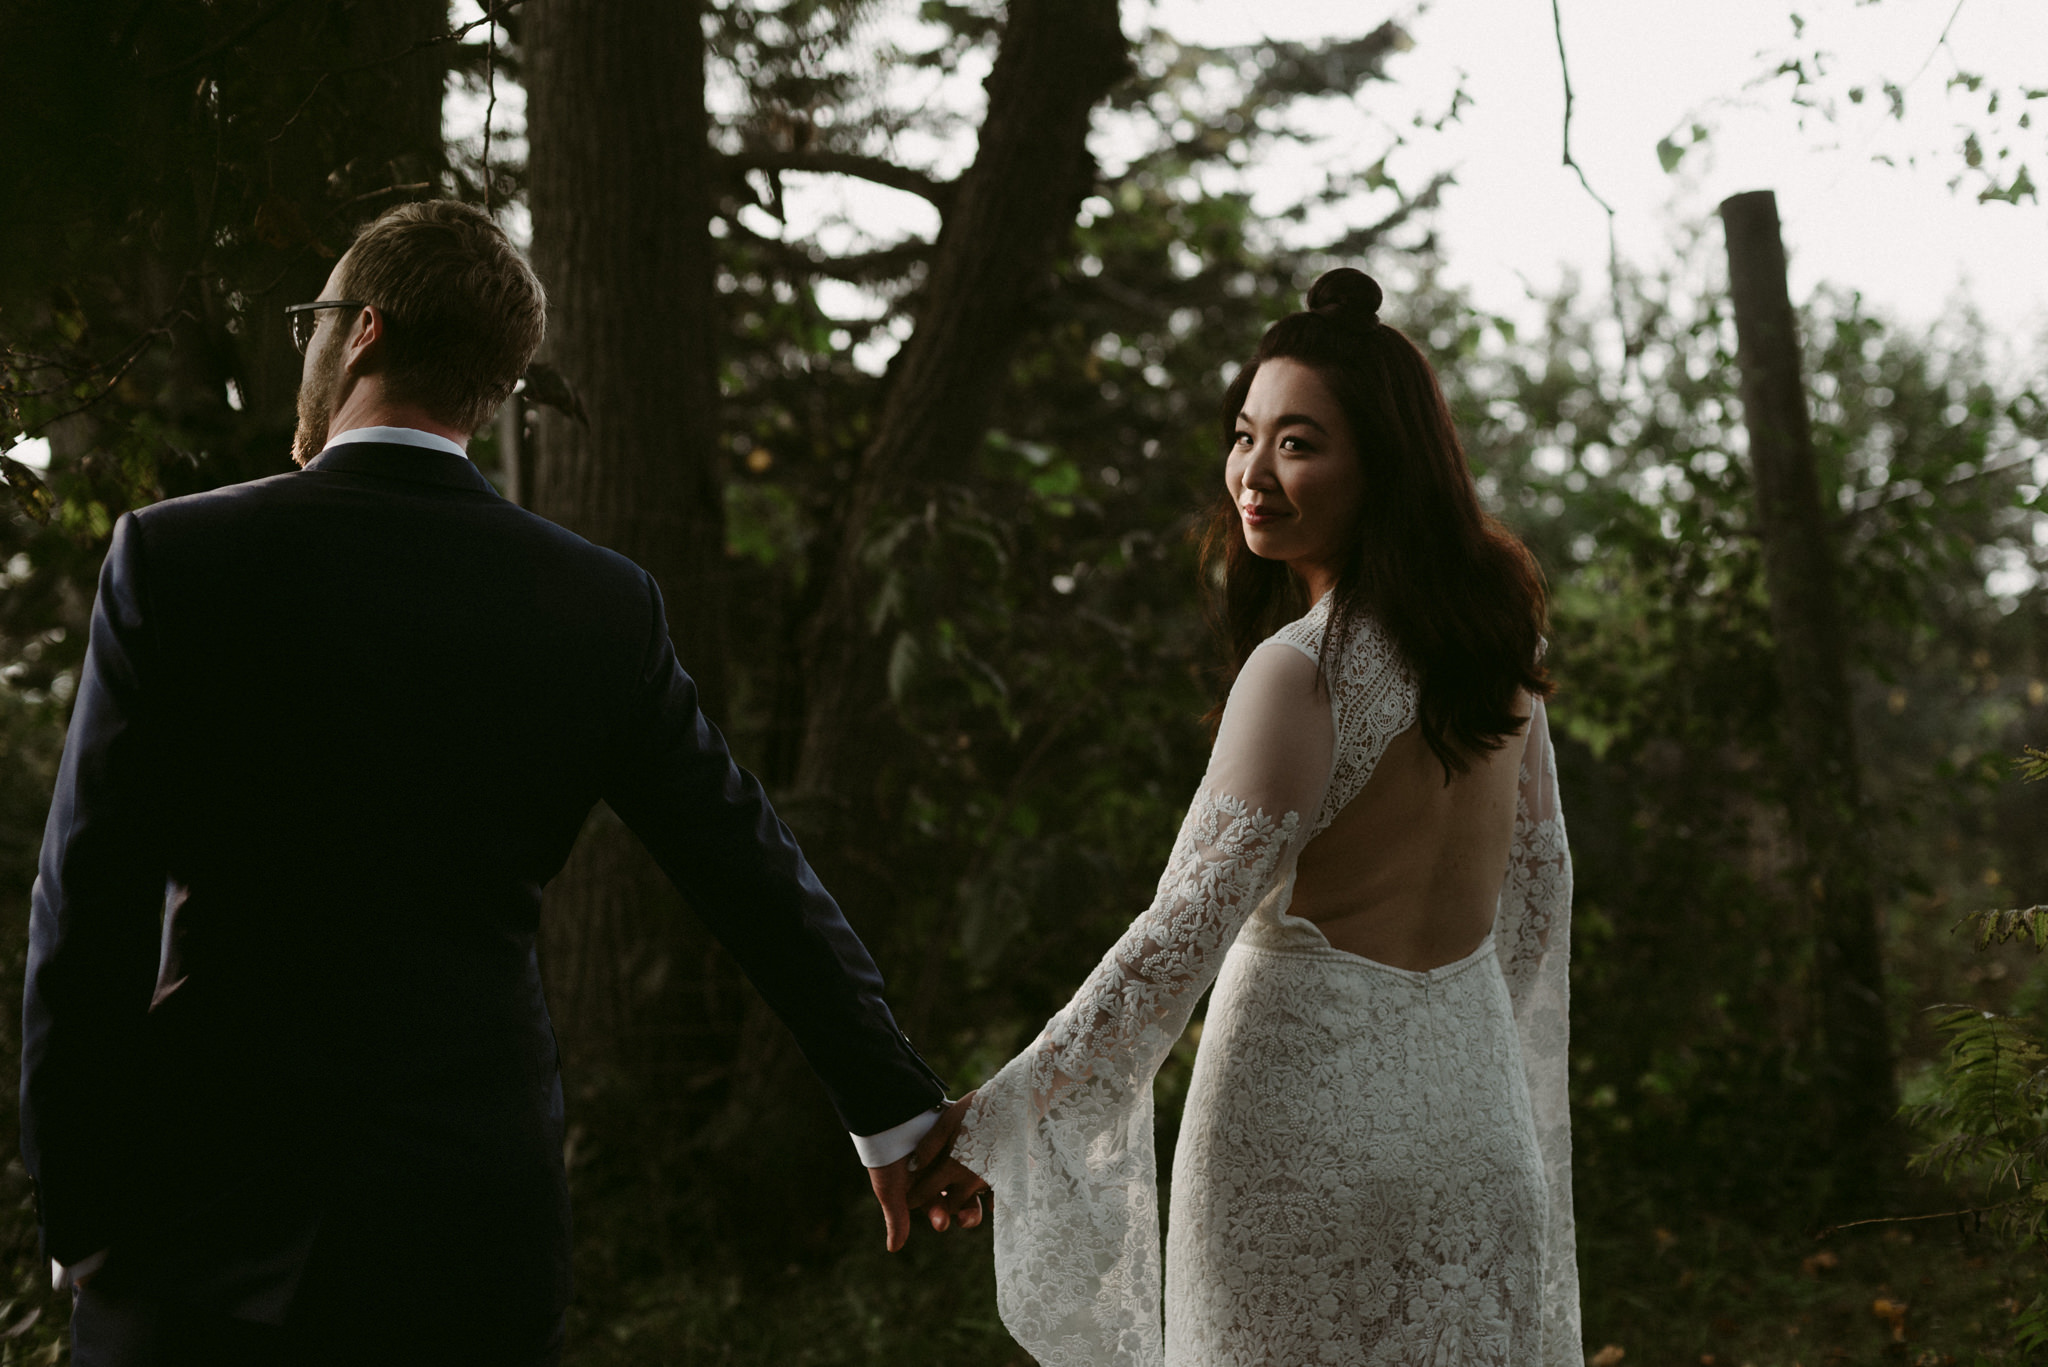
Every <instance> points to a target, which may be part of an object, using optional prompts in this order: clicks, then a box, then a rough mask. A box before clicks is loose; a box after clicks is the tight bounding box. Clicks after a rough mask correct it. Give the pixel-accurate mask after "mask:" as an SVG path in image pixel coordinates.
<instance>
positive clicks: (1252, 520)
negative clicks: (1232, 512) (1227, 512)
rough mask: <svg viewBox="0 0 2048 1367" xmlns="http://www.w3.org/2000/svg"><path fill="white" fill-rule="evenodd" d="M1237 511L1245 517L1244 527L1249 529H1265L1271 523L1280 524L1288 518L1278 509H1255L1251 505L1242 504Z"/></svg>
mask: <svg viewBox="0 0 2048 1367" xmlns="http://www.w3.org/2000/svg"><path fill="white" fill-rule="evenodd" d="M1237 510H1238V512H1240V513H1242V514H1243V515H1244V525H1245V526H1247V527H1263V526H1265V525H1266V524H1267V523H1269V522H1278V521H1279V520H1280V519H1281V518H1283V517H1286V516H1288V514H1286V513H1283V512H1281V511H1280V510H1279V509H1278V508H1255V507H1253V506H1252V505H1251V504H1249V503H1240V504H1239V505H1238V508H1237Z"/></svg>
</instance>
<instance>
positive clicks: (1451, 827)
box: [1288, 697, 1528, 971]
mask: <svg viewBox="0 0 2048 1367" xmlns="http://www.w3.org/2000/svg"><path fill="white" fill-rule="evenodd" d="M1517 710H1519V711H1521V712H1522V713H1523V715H1525V716H1526V715H1527V711H1528V699H1527V698H1526V697H1524V698H1522V699H1521V700H1520V706H1519V708H1518V709H1517ZM1527 745H1528V729H1527V728H1526V727H1524V728H1523V730H1521V731H1520V732H1518V733H1517V734H1515V735H1513V736H1509V737H1508V738H1507V739H1506V741H1505V742H1504V743H1503V744H1502V745H1501V747H1500V748H1499V749H1498V750H1493V751H1490V752H1488V753H1487V754H1485V755H1483V756H1480V757H1478V758H1476V759H1474V760H1472V761H1471V762H1470V763H1469V764H1468V765H1467V767H1466V770H1465V772H1464V773H1462V774H1457V775H1454V776H1453V777H1452V779H1451V781H1450V783H1449V784H1448V785H1446V784H1445V783H1444V769H1443V765H1442V764H1441V763H1440V762H1439V761H1438V760H1437V757H1436V755H1435V754H1434V753H1433V752H1431V750H1430V748H1429V745H1428V743H1427V742H1426V741H1424V740H1423V738H1422V730H1421V728H1420V727H1419V726H1411V727H1409V728H1408V729H1407V730H1406V731H1403V732H1402V733H1401V734H1400V735H1398V736H1396V737H1395V738H1394V739H1393V741H1391V742H1390V743H1389V744H1388V746H1387V749H1386V753H1385V754H1383V755H1382V756H1381V757H1380V761H1379V764H1378V765H1377V766H1376V767H1375V768H1374V769H1373V771H1372V777H1371V778H1370V779H1369V780H1368V781H1367V782H1366V785H1365V787H1364V788H1363V789H1362V790H1361V791H1360V792H1359V794H1358V796H1357V797H1355V798H1353V799H1351V801H1350V802H1349V803H1348V804H1346V805H1345V807H1344V809H1343V810H1342V811H1341V812H1339V813H1338V814H1337V816H1336V818H1335V819H1334V820H1333V821H1331V823H1330V825H1329V827H1328V829H1326V830H1324V831H1323V833H1322V834H1321V835H1319V836H1317V837H1316V838H1315V839H1314V840H1312V841H1310V842H1309V844H1308V846H1307V847H1306V848H1304V849H1303V850H1302V852H1301V862H1300V864H1299V866H1298V873H1297V876H1296V880H1295V885H1294V900H1293V903H1292V904H1291V905H1290V906H1289V907H1288V910H1289V911H1290V912H1291V913H1292V914H1294V915H1296V916H1299V917H1302V918H1303V919H1305V920H1309V921H1313V922H1315V923H1316V925H1317V926H1318V927H1319V928H1320V929H1321V930H1322V932H1323V936H1324V938H1326V939H1327V940H1329V942H1330V944H1331V945H1332V946H1333V947H1334V948H1337V949H1341V950H1344V951H1346V952H1347V953H1351V954H1358V955H1362V956H1363V957H1365V958H1368V959H1373V960H1377V961H1378V962H1380V963H1383V964H1388V965H1391V966H1392V967H1394V968H1406V969H1414V970H1417V971H1420V970H1423V969H1430V968H1436V967H1439V966H1441V965H1443V964H1448V963H1455V962H1456V961H1457V960H1459V959H1462V958H1464V957H1465V956H1466V955H1467V954H1470V953H1471V952H1472V951H1473V950H1475V949H1477V948H1478V947H1479V946H1480V944H1481V943H1482V942H1483V941H1484V940H1485V939H1486V935H1487V932H1488V931H1490V930H1491V929H1492V928H1493V915H1494V907H1495V905H1496V903H1497V902H1498V901H1499V898H1500V889H1501V880H1502V879H1503V878H1505V877H1506V875H1507V868H1508V846H1509V843H1510V841H1511V840H1512V839H1513V836H1514V829H1515V790H1516V785H1517V782H1518V779H1519V776H1520V772H1521V766H1522V751H1523V750H1524V748H1526V747H1527Z"/></svg>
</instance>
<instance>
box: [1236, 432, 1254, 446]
mask: <svg viewBox="0 0 2048 1367" xmlns="http://www.w3.org/2000/svg"><path fill="white" fill-rule="evenodd" d="M1233 444H1234V445H1237V446H1249V445H1251V444H1252V434H1251V433H1249V432H1239V433H1238V434H1237V436H1236V437H1235V438H1234V439H1233Z"/></svg>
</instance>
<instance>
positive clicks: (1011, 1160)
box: [953, 642, 1335, 1367]
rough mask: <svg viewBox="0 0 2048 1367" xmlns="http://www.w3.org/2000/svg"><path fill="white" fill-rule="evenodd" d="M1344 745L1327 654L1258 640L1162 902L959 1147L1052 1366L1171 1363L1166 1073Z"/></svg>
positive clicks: (999, 1090)
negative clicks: (1161, 1073) (1165, 1228)
mask: <svg viewBox="0 0 2048 1367" xmlns="http://www.w3.org/2000/svg"><path fill="white" fill-rule="evenodd" d="M1334 751H1335V732H1334V726H1333V722H1332V719H1331V711H1330V702H1329V697H1328V694H1327V692H1326V691H1325V689H1324V687H1323V685H1322V683H1321V682H1320V681H1319V679H1318V677H1317V672H1316V663H1315V661H1314V659H1313V658H1311V657H1309V656H1307V655H1305V654H1304V653H1303V652H1302V651H1300V650H1298V649H1296V648H1293V647H1291V646H1288V645H1284V644H1280V643H1271V642H1269V643H1268V644H1267V645H1265V646H1262V647H1261V648H1260V649H1258V650H1256V651H1254V652H1253V653H1252V656H1251V659H1250V660H1248V661H1247V662H1246V664H1245V667H1244V669H1243V670H1242V671H1241V672H1240V674H1239V676H1238V679H1237V682H1236V684H1235V685H1234V686H1233V687H1232V689H1231V694H1230V699H1229V702H1228V704H1227V705H1226V707H1225V709H1224V714H1223V721H1222V725H1221V727H1220V728H1219V730H1218V732H1217V739H1216V746H1215V749H1214V751H1213V753H1212V755H1211V759H1210V764H1209V769H1208V772H1207V774H1206V775H1205V776H1204V778H1203V781H1202V784H1201V787H1200V788H1199V789H1198V790H1197V791H1196V793H1195V797H1194V801H1193V803H1192V804H1191V805H1190V806H1189V808H1188V812H1187V818H1186V820H1185V821H1184V822H1183V823H1182V825H1181V829H1180V834H1179V837H1178V839H1176V840H1175V842H1174V846H1173V851H1172V854H1171V855H1170V857H1169V858H1168V860H1167V864H1166V870H1165V872H1164V873H1163V874H1162V875H1161V877H1160V880H1159V886H1158V890H1157V892H1156V893H1155V894H1154V896H1153V899H1152V904H1151V905H1150V906H1149V907H1148V908H1147V909H1146V910H1145V912H1144V913H1143V914H1142V915H1141V916H1139V917H1138V918H1137V920H1135V921H1134V922H1132V923H1131V926H1130V928H1129V929H1128V930H1126V931H1125V932H1124V934H1123V936H1122V938H1120V939H1119V940H1118V941H1117V942H1116V945H1115V946H1114V947H1113V948H1112V949H1111V950H1110V951H1109V953H1108V954H1107V955H1105V956H1104V957H1103V959H1102V961H1101V962H1100V963H1098V964H1097V965H1096V966H1095V969H1094V971H1093V972H1091V973H1090V974H1089V975H1088V978H1087V981H1086V982H1084V983H1083V984H1082V986H1081V990H1080V991H1079V992H1077V993H1076V994H1075V995H1074V998H1073V1000H1072V1001H1070V1002H1069V1003H1068V1004H1067V1005H1066V1007H1065V1008H1064V1009H1062V1010H1061V1011H1060V1012H1059V1013H1058V1014H1057V1015H1055V1016H1054V1017H1053V1018H1052V1020H1051V1021H1050V1022H1049V1023H1048V1024H1047V1025H1046V1027H1045V1030H1044V1031H1043V1032H1042V1033H1041V1034H1040V1035H1039V1037H1038V1038H1037V1040H1036V1041H1034V1042H1033V1043H1032V1044H1031V1046H1030V1047H1029V1048H1027V1049H1025V1050H1024V1051H1023V1052H1022V1053H1021V1054H1019V1055H1018V1056H1017V1057H1016V1058H1014V1059H1012V1060H1010V1062H1009V1063H1008V1064H1006V1065H1005V1066H1004V1067H1003V1068H1002V1070H1001V1071H1000V1072H998V1073H997V1074H996V1075H995V1077H994V1078H992V1079H990V1081H989V1082H988V1083H987V1084H986V1085H985V1086H983V1087H982V1088H981V1089H980V1090H979V1092H978V1093H977V1094H976V1096H975V1099H974V1103H973V1105H972V1106H971V1107H970V1108H969V1109H968V1112H967V1115H966V1117H965V1118H964V1120H963V1123H962V1127H961V1132H960V1135H959V1137H958V1139H957V1140H956V1141H955V1143H954V1147H953V1156H954V1157H955V1158H957V1159H959V1160H960V1162H962V1163H963V1164H965V1165H966V1166H967V1167H968V1168H969V1169H970V1170H972V1171H973V1172H975V1173H977V1174H978V1175H980V1176H981V1177H982V1178H983V1179H984V1180H986V1181H987V1182H988V1183H989V1185H990V1187H991V1188H992V1189H993V1191H994V1193H995V1197H996V1208H995V1258H996V1287H997V1304H998V1308H999V1310H1000V1312H1001V1314H1002V1318H1003V1323H1004V1325H1005V1326H1006V1327H1007V1328H1008V1329H1009V1330H1010V1332H1011V1334H1012V1335H1014V1336H1015V1337H1016V1339H1017V1341H1018V1342H1019V1343H1020V1344H1022V1345H1023V1347H1024V1348H1025V1349H1026V1350H1027V1351H1029V1352H1030V1353H1031V1354H1032V1356H1033V1357H1035V1358H1037V1359H1038V1361H1039V1362H1040V1363H1042V1364H1045V1365H1046V1367H1070V1365H1071V1367H1080V1365H1081V1364H1088V1365H1089V1367H1096V1365H1098V1364H1100V1365H1102V1367H1107V1365H1108V1364H1117V1365H1118V1367H1126V1365H1127V1367H1157V1364H1159V1363H1161V1362H1162V1361H1163V1358H1164V1346H1163V1337H1164V1336H1163V1332H1162V1328H1161V1323H1160V1253H1159V1249H1160V1238H1159V1197H1158V1180H1157V1168H1156V1160H1155V1155H1154V1150H1153V1136H1152V1079H1153V1076H1154V1074H1156V1073H1157V1072H1158V1070H1159V1066H1160V1064H1161V1063H1162V1062H1163V1061H1164V1060H1165V1058H1166V1055H1167V1052H1168V1050H1170V1049H1171V1048H1172V1047H1173V1044H1174V1042H1175V1041H1176V1040H1177V1039H1179V1038H1180V1035H1181V1032H1182V1030H1184V1029H1185V1028H1186V1026H1187V1023H1188V1019H1189V1017H1190V1016H1191V1015H1192V1013H1193V1011H1194V1008H1195V1003H1196V1001H1197V1000H1198V999H1199V998H1200V997H1201V995H1202V993H1203V992H1205V991H1207V990H1208V988H1209V986H1210V985H1211V984H1212V983H1214V982H1215V980H1216V975H1217V973H1218V972H1219V971H1220V969H1221V968H1222V964H1223V958H1224V955H1225V953H1226V952H1227V951H1228V950H1229V948H1230V946H1231V944H1232V942H1233V941H1234V940H1235V939H1236V938H1237V934H1238V931H1239V929H1240V928H1241V927H1242V926H1243V925H1244V923H1245V921H1246V920H1247V919H1248V918H1249V917H1250V915H1251V913H1252V911H1253V909H1254V908H1255V907H1257V906H1258V904H1259V902H1260V901H1261V900H1262V899H1263V898H1264V897H1265V896H1266V894H1267V893H1268V892H1269V891H1270V890H1271V889H1272V888H1273V887H1274V886H1276V885H1277V884H1278V883H1279V882H1280V881H1281V880H1282V879H1283V878H1284V877H1285V876H1286V874H1287V872H1288V871H1289V870H1290V869H1291V868H1292V867H1293V864H1294V861H1295V859H1296V857H1297V856H1298V855H1299V853H1300V847H1301V845H1302V844H1303V843H1305V842H1306V839H1307V835H1308V832H1309V830H1310V826H1311V822H1312V821H1313V819H1314V817H1315V815H1316V813H1317V810H1318V808H1319V806H1320V804H1321V802H1322V800H1323V797H1324V794H1325V792H1326V791H1327V789H1328V786H1329V781H1330V771H1331V766H1332V762H1333V755H1334Z"/></svg>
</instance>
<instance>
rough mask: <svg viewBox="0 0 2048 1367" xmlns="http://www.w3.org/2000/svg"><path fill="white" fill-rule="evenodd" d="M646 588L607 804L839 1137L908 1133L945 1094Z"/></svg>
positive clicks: (891, 1157) (905, 1149) (904, 1149)
mask: <svg viewBox="0 0 2048 1367" xmlns="http://www.w3.org/2000/svg"><path fill="white" fill-rule="evenodd" d="M646 583H647V594H648V612H649V629H648V641H647V647H646V651H645V654H644V656H643V659H642V663H641V672H640V680H639V690H638V693H637V695H636V697H635V698H634V700H633V703H632V704H631V706H630V708H629V711H628V715H627V717H626V718H625V719H624V722H623V724H622V725H621V726H620V727H619V728H618V730H617V731H616V733H615V735H614V736H613V739H612V744H611V746H610V753H609V756H608V759H607V773H606V776H605V784H604V797H605V800H606V801H607V802H609V803H610V804H611V807H612V810H613V811H615V812H617V813H618V814H619V816H620V817H621V818H622V819H623V820H624V821H625V823H626V824H627V825H628V826H630V827H632V829H633V831H634V832H635V833H636V834H637V835H639V837H640V839H641V840H642V841H644V842H645V843H646V845H647V848H648V850H649V851H650V852H651V853H652V854H653V855H654V858H655V860H656V861H657V862H658V863H660V865H661V867H662V869H663V870H664V871H665V872H666V873H667V874H668V876H669V878H670V879H671V880H672V881H674V883H675V885H676V887H677V889H678V890H679V891H681V893H682V894H683V896H684V897H685V898H686V899H687V900H688V901H689V903H690V905H691V907H692V908H693V909H694V910H695V911H696V912H697V914H698V915H700V916H702V917H703V918H704V920H705V922H706V924H707V925H708V926H709V928H710V930H711V932H712V934H714V935H715V936H717V938H718V940H719V941H720V943H722V944H723V945H724V946H725V947H726V948H727V949H728V950H729V951H731V953H732V955H733V957H734V958H735V959H737V960H738V961H739V964H740V967H741V968H742V969H743V970H744V971H745V972H746V975H747V976H748V978H750V979H751V980H752V981H753V983H754V986H755V987H756V988H758V989H759V990H760V993H761V995H762V997H764V998H765V999H766V1000H767V1002H768V1005H769V1006H770V1007H771V1008H772V1009H773V1010H774V1011H775V1013H776V1014H777V1015H778V1016H780V1017H781V1018H782V1019H783V1021H784V1022H785V1023H786V1024H787V1025H788V1026H789V1028H790V1031H791V1033H793V1034H794V1035H795V1036H796V1041H797V1044H798V1046H799V1047H800V1048H801V1049H802V1050H803V1052H804V1057H805V1058H806V1059H807V1060H809V1062H810V1065H811V1067H812V1068H813V1069H814V1070H815V1071H816V1072H817V1074H818V1077H819V1079H820V1080H821V1081H822V1082H823V1083H824V1085H825V1091H826V1093H827V1095H828V1096H830V1098H831V1100H832V1104H833V1106H834V1107H836V1108H837V1109H838V1111H839V1115H840V1118H841V1119H842V1120H843V1121H844V1122H845V1124H846V1128H847V1129H848V1130H850V1131H851V1132H852V1133H853V1134H855V1135H856V1136H883V1135H885V1134H888V1133H890V1132H892V1131H896V1130H898V1129H899V1128H900V1127H905V1126H906V1124H908V1127H909V1128H910V1129H916V1128H918V1123H919V1118H920V1117H921V1116H923V1115H924V1114H925V1113H928V1112H930V1111H931V1110H932V1108H933V1107H934V1106H936V1105H937V1104H938V1103H939V1102H940V1101H941V1100H942V1099H943V1097H944V1085H943V1084H942V1083H941V1082H940V1080H939V1078H938V1075H937V1074H935V1073H934V1072H933V1071H932V1070H931V1069H930V1068H929V1067H928V1066H926V1064H925V1062H924V1060H923V1059H922V1058H920V1057H919V1056H918V1053H917V1051H916V1050H915V1049H914V1048H912V1047H911V1044H910V1041H909V1039H908V1038H907V1037H906V1036H905V1035H904V1034H903V1032H902V1031H901V1030H900V1029H898V1028H897V1025H896V1021H895V1018H894V1017H893V1016H892V1015H890V1013H889V1007H888V1004H887V1003H886V1002H884V1001H883V1000H882V975H881V973H880V972H879V971H878V970H877V969H876V967H875V962H874V960H873V959H872V958H871V957H870V956H869V954H868V952H867V949H866V947H865V946H863V945H862V944H861V942H860V938H859V937H858V936H857V935H855V934H854V932H853V928H852V927H851V926H849V925H848V924H847V923H846V917H845V916H844V915H843V914H841V912H840V910H839V905H838V903H836V902H834V901H833V900H832V896H831V894H830V893H828V892H826V891H825V888H824V886H823V885H822V884H821V883H820V882H819V881H818V877H817V875H816V874H815V873H814V872H813V871H812V870H811V866H810V864H809V862H808V861H806V860H805V858H804V855H803V851H802V850H801V849H799V848H798V847H797V843H796V838H795V837H794V836H793V835H791V834H790V831H789V828H788V827H787V826H785V825H783V824H782V822H781V820H780V819H779V818H778V817H777V816H776V815H775V810H774V808H773V807H772V806H770V805H769V802H768V797H767V794H766V793H764V792H763V791H762V789H761V785H760V783H759V782H758V781H757V780H756V779H755V778H754V776H753V775H752V774H750V773H748V772H746V771H745V770H744V769H741V768H740V767H739V766H738V765H737V764H735V763H734V762H733V759H732V756H731V755H730V754H729V753H728V752H727V750H726V746H725V739H724V737H723V736H721V735H720V734H719V732H718V728H716V727H715V726H713V725H712V724H711V723H710V721H709V720H708V719H706V717H705V716H704V714H703V712H702V710H701V709H700V708H699V706H698V700H697V686H696V684H695V683H693V682H692V681H691V679H690V676H689V675H688V674H686V673H684V672H683V669H682V666H681V665H680V664H679V663H678V662H677V660H676V654H675V650H674V648H673V647H672V646H671V645H670V643H669V636H668V626H667V618H666V616H665V615H664V613H663V610H662V602H661V593H660V591H659V590H658V589H657V588H656V587H655V585H654V581H653V580H652V579H651V578H649V579H648V580H647V581H646ZM925 1123H926V1124H928V1122H925ZM915 1143H916V1138H915V1137H914V1136H912V1137H909V1138H908V1139H907V1140H906V1141H903V1142H901V1143H900V1152H896V1153H876V1152H873V1151H872V1149H871V1147H870V1146H868V1145H863V1150H864V1151H863V1154H862V1157H863V1159H864V1160H865V1161H867V1162H868V1163H869V1164H870V1166H877V1167H879V1166H883V1165H884V1164H887V1163H890V1162H893V1161H895V1160H896V1159H899V1158H901V1157H902V1156H903V1155H905V1154H908V1153H909V1151H910V1149H911V1147H912V1146H913V1145H914V1144H915ZM892 1147H893V1146H892ZM877 1159H880V1161H879V1162H877V1161H876V1160H877Z"/></svg>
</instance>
